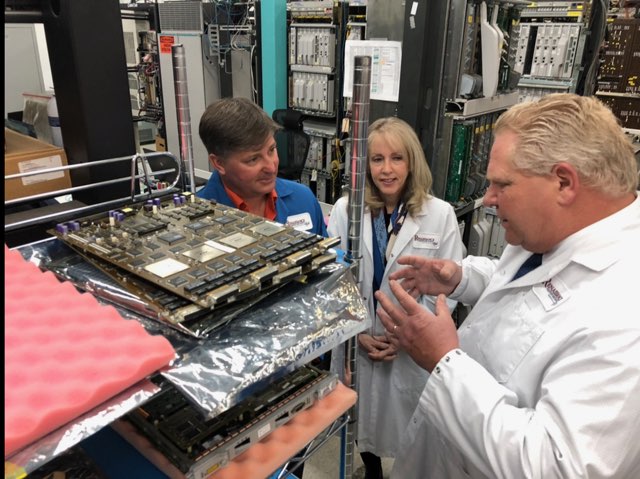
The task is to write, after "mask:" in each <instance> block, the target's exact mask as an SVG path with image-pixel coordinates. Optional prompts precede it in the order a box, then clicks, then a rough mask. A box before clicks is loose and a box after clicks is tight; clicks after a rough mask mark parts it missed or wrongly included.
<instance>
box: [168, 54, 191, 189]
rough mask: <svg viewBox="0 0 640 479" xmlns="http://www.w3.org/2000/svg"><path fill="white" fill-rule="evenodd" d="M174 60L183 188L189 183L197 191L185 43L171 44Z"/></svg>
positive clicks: (172, 58)
mask: <svg viewBox="0 0 640 479" xmlns="http://www.w3.org/2000/svg"><path fill="white" fill-rule="evenodd" d="M171 60H172V62H173V84H174V88H175V93H176V116H177V119H178V137H179V139H180V159H181V160H182V171H183V172H184V174H185V178H184V181H183V188H186V185H187V184H188V185H189V191H191V192H192V193H195V192H196V177H195V169H194V164H193V163H194V162H193V144H192V143H191V114H190V112H189V88H188V86H187V61H186V57H185V52H184V45H180V44H178V45H172V46H171Z"/></svg>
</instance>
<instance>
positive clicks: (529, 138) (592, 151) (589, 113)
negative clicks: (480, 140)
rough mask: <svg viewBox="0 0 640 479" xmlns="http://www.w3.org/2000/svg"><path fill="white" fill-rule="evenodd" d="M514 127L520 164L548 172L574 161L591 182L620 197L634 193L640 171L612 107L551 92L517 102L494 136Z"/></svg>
mask: <svg viewBox="0 0 640 479" xmlns="http://www.w3.org/2000/svg"><path fill="white" fill-rule="evenodd" d="M503 131H511V132H513V133H515V134H516V135H517V137H518V141H517V144H516V145H514V149H513V152H514V154H513V158H512V161H513V164H514V166H515V167H516V168H518V169H520V170H522V171H525V172H529V173H531V174H534V175H548V174H549V173H550V172H551V170H552V168H553V166H554V165H556V164H557V163H559V162H566V163H569V164H571V165H572V166H573V167H574V168H575V169H576V171H577V172H578V175H579V177H580V180H581V181H582V182H583V183H584V184H585V185H587V186H589V187H592V188H595V189H597V190H599V191H602V192H603V193H607V194H610V195H613V196H615V197H619V196H623V195H625V194H627V193H630V192H631V193H632V192H634V191H635V190H636V188H637V186H638V171H637V166H636V160H635V156H634V152H633V147H632V146H631V141H630V140H629V139H628V138H627V136H626V135H625V134H624V131H623V130H622V128H621V127H620V124H619V122H618V119H617V118H616V117H615V116H614V114H613V113H612V112H611V110H610V109H609V108H608V107H607V106H606V105H604V104H603V103H602V102H600V101H599V100H597V99H596V98H594V97H586V96H579V95H575V94H572V93H555V94H551V95H546V96H544V97H543V98H542V99H540V100H537V101H535V102H526V103H521V104H518V105H515V106H513V107H511V108H510V109H509V110H507V111H506V112H505V113H503V114H502V115H501V116H500V117H499V118H498V121H497V122H496V124H495V128H494V134H495V135H498V134H500V133H501V132H503Z"/></svg>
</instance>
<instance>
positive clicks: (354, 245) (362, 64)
mask: <svg viewBox="0 0 640 479" xmlns="http://www.w3.org/2000/svg"><path fill="white" fill-rule="evenodd" d="M370 90H371V57H368V56H356V57H355V59H354V70H353V96H352V103H351V131H352V135H351V137H352V140H351V176H350V178H351V184H350V191H349V207H348V215H349V223H348V224H349V227H348V231H349V232H348V235H349V236H348V242H347V259H350V260H351V261H353V267H354V274H355V277H356V278H357V279H358V286H359V288H360V289H361V290H362V268H361V267H360V265H361V262H362V221H363V216H364V186H365V177H366V173H367V129H368V127H369V94H370ZM345 347H346V364H347V365H348V367H349V371H350V372H351V374H350V378H351V379H350V382H351V384H349V386H350V387H351V388H353V389H355V390H356V391H357V392H358V380H357V379H358V376H357V364H356V358H357V357H358V340H357V338H351V339H349V340H348V341H347V343H346V346H345ZM349 415H350V417H351V421H350V422H349V424H347V427H346V428H345V431H346V432H345V434H346V437H345V442H346V467H345V477H346V479H351V478H352V477H353V473H354V467H355V466H354V465H355V440H356V433H357V431H358V408H357V404H356V405H354V406H353V407H352V408H351V410H350V411H349Z"/></svg>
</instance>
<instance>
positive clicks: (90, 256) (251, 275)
mask: <svg viewBox="0 0 640 479" xmlns="http://www.w3.org/2000/svg"><path fill="white" fill-rule="evenodd" d="M49 232H50V233H51V234H53V235H55V236H57V237H58V238H59V239H60V240H62V241H63V242H64V243H66V244H67V245H69V246H71V247H72V248H74V249H75V250H76V251H78V252H79V253H80V254H81V255H83V256H84V257H85V258H86V259H87V260H89V261H90V262H92V263H93V264H95V265H96V266H97V267H98V268H100V269H102V270H103V271H104V272H105V273H107V274H108V275H109V276H110V277H111V278H113V279H115V280H116V281H117V282H118V283H119V284H121V285H122V287H123V288H125V289H126V290H127V291H129V292H130V293H133V294H134V295H136V296H137V297H139V298H140V299H141V300H143V301H144V302H145V303H146V304H147V306H148V308H150V309H151V310H152V311H153V312H154V313H155V317H156V318H157V319H159V320H161V321H163V322H165V323H167V324H169V325H171V326H174V327H177V329H179V330H182V331H185V332H190V331H191V332H193V334H194V335H196V336H197V335H199V334H197V333H195V332H196V331H201V330H203V328H202V327H201V326H202V323H203V322H204V323H206V322H212V323H216V322H219V320H220V318H221V317H225V316H224V315H225V313H226V312H228V311H229V309H233V308H234V307H235V308H237V307H238V306H239V305H241V304H242V303H243V302H251V301H252V300H253V301H255V300H256V298H261V297H264V296H265V295H266V294H269V292H271V291H273V290H274V289H276V288H278V287H280V286H282V285H284V284H286V283H287V282H289V281H291V280H294V279H296V278H299V277H301V276H303V275H306V274H309V273H312V272H314V271H316V270H318V269H319V268H321V267H322V266H324V265H326V264H328V263H331V262H333V261H334V260H335V257H336V256H335V253H334V252H332V251H330V248H331V247H333V246H335V245H336V244H338V243H339V239H337V238H323V237H321V236H318V235H315V234H311V233H308V232H305V231H299V230H296V229H294V228H293V227H291V226H287V225H282V224H279V223H275V222H272V221H268V220H265V219H264V218H262V217H259V216H256V215H252V214H249V213H245V212H243V211H240V210H237V209H235V208H230V207H228V206H225V205H221V204H219V203H216V202H213V201H209V200H203V199H200V198H197V197H196V196H195V195H193V194H191V193H182V194H173V196H170V197H165V198H154V199H152V200H147V201H146V202H144V203H142V204H135V205H134V204H132V205H129V206H126V207H123V208H119V209H116V210H111V211H109V212H108V213H107V212H105V213H103V214H100V215H95V216H91V217H87V218H82V219H78V220H74V221H67V222H65V223H60V224H58V225H56V227H55V229H52V230H50V231H49ZM241 300H242V301H241ZM204 329H208V330H209V331H210V330H211V329H212V328H204Z"/></svg>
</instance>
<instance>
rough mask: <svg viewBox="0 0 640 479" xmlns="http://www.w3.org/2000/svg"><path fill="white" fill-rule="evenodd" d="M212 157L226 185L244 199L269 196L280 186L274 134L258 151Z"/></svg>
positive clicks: (210, 157)
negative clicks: (277, 183) (277, 185)
mask: <svg viewBox="0 0 640 479" xmlns="http://www.w3.org/2000/svg"><path fill="white" fill-rule="evenodd" d="M209 160H210V161H211V164H212V165H213V167H214V168H215V169H216V170H217V171H218V173H219V174H220V176H221V178H222V181H223V182H224V184H225V185H226V186H227V187H228V188H229V189H231V190H232V191H233V192H234V193H236V194H237V195H239V196H240V197H241V198H243V199H250V198H255V197H259V196H263V195H266V194H268V193H270V192H271V191H272V190H273V189H274V188H275V186H276V176H277V175H278V163H279V160H278V150H277V149H276V140H275V139H274V138H273V136H269V137H268V139H267V140H266V141H265V142H264V144H263V145H262V146H261V147H260V148H259V149H257V150H244V151H236V152H233V153H229V154H228V155H226V156H225V157H224V158H222V157H219V156H216V155H214V154H210V155H209Z"/></svg>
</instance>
